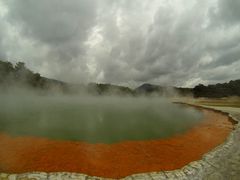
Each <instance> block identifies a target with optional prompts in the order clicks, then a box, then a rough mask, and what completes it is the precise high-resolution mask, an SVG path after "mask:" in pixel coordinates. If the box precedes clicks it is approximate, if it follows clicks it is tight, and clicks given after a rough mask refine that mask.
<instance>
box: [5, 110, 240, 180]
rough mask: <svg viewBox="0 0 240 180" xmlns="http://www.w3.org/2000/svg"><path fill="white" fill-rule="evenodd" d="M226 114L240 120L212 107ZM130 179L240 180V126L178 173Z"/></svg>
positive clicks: (27, 177) (28, 176) (24, 178)
mask: <svg viewBox="0 0 240 180" xmlns="http://www.w3.org/2000/svg"><path fill="white" fill-rule="evenodd" d="M207 108H212V109H215V110H219V111H222V112H225V113H229V116H231V117H232V118H233V119H234V120H235V121H237V122H239V121H240V108H228V107H210V106H207ZM44 179H51V180H58V179H63V180H65V179H66V180H68V179H74V180H85V179H86V180H87V179H92V180H93V179H94V180H103V179H107V178H100V177H91V176H88V175H85V174H79V173H67V172H66V173H65V172H60V173H44V172H32V173H24V174H6V173H0V180H44ZM122 179H126V180H128V179H129V180H130V179H133V180H134V179H139V180H141V179H154V180H155V179H156V180H161V179H180V180H185V179H191V180H194V179H206V180H221V179H222V180H227V179H231V180H238V179H240V124H239V123H238V124H236V125H235V130H233V131H232V132H231V133H230V135H229V136H228V138H227V140H226V141H225V143H223V144H221V145H219V146H218V147H216V148H215V149H213V150H212V151H210V152H208V153H207V154H205V155H204V156H203V158H202V160H199V161H194V162H191V163H190V164H188V165H186V166H184V167H183V168H182V169H179V170H174V171H162V172H151V173H143V174H135V175H131V176H127V177H125V178H122Z"/></svg>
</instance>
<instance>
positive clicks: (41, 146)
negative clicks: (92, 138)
mask: <svg viewBox="0 0 240 180" xmlns="http://www.w3.org/2000/svg"><path fill="white" fill-rule="evenodd" d="M202 111H203V113H204V119H203V120H202V121H201V122H200V123H199V124H198V125H196V126H195V127H194V128H192V129H190V130H189V131H187V132H186V133H184V134H179V135H177V136H174V137H171V138H168V139H159V140H151V141H150V140H149V141H129V142H126V141H125V142H121V143H116V144H89V143H85V142H73V141H54V140H49V139H45V138H37V137H11V136H9V135H7V134H3V133H2V134H0V147H1V148H0V172H8V173H22V172H30V171H45V172H56V171H68V172H81V173H85V174H89V175H92V176H101V177H111V178H121V177H125V176H127V175H130V174H134V173H142V172H150V171H161V170H174V169H178V168H181V167H183V166H184V165H186V164H188V163H190V162H191V161H195V160H198V159H201V157H202V155H203V154H205V153H207V152H208V151H210V150H211V149H213V148H214V147H216V146H217V145H219V144H221V143H223V142H224V141H225V139H226V137H227V136H228V134H229V132H231V131H232V129H233V123H232V121H231V119H229V117H228V116H226V115H224V114H221V113H218V112H215V111H212V110H206V109H202Z"/></svg>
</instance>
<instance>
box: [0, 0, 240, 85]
mask: <svg viewBox="0 0 240 180" xmlns="http://www.w3.org/2000/svg"><path fill="white" fill-rule="evenodd" d="M239 8H240V3H239V2H238V1H234V0H229V1H225V0H213V1H207V0H203V1H197V0H191V1H184V0H173V1H167V0H161V1H159V0H153V1H151V2H150V1H147V0H133V1H127V0H118V1H117V0H105V1H104V0H71V1H64V0H52V1H48V0H41V1H33V0H24V1H20V0H8V1H1V0H0V10H2V12H3V13H0V18H1V21H0V25H1V26H4V28H2V29H0V57H1V56H3V58H6V59H9V60H11V59H12V60H13V61H16V59H19V58H20V59H21V60H23V61H25V62H26V63H27V64H28V65H29V66H30V67H31V68H32V69H34V70H35V71H40V73H42V74H43V75H45V76H50V77H54V78H57V79H62V80H66V81H70V82H89V81H97V82H107V83H115V84H124V85H130V86H135V85H139V84H141V83H143V82H150V83H155V84H165V85H178V86H194V85H196V84H198V83H216V82H224V81H227V80H230V79H236V78H239V75H238V73H237V71H238V70H239V68H240V62H239V60H240V54H239V52H240V51H239V50H240V47H239V40H240V35H239V31H240V22H239V19H240V13H239V12H240V11H238V9H239Z"/></svg>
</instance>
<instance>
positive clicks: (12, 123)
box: [0, 93, 202, 143]
mask: <svg viewBox="0 0 240 180" xmlns="http://www.w3.org/2000/svg"><path fill="white" fill-rule="evenodd" d="M0 99H1V101H0V132H5V133H8V134H11V135H14V136H25V135H30V136H40V137H47V138H51V139H64V140H79V141H87V142H90V143H115V142H120V141H125V140H149V139H159V138H166V137H170V136H173V135H175V134H178V133H183V132H185V131H187V130H188V129H189V128H191V127H192V126H193V125H194V124H196V123H197V122H199V121H200V120H201V118H202V117H201V116H202V114H201V113H200V112H199V111H197V110H195V109H192V108H187V107H184V106H181V105H177V104H172V103H170V102H168V101H167V100H166V99H162V98H159V97H157V98H156V97H155V98H146V97H141V98H140V97H137V98H136V97H111V96H109V97H94V96H63V95H56V96H50V95H49V96H40V95H36V94H31V93H28V94H26V93H21V94H16V93H15V94H12V93H11V94H4V95H0Z"/></svg>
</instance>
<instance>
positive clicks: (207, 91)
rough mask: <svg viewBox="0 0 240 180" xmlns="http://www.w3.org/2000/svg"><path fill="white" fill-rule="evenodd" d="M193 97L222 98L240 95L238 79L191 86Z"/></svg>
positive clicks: (239, 81)
mask: <svg viewBox="0 0 240 180" xmlns="http://www.w3.org/2000/svg"><path fill="white" fill-rule="evenodd" d="M193 94H194V97H208V98H222V97H229V96H240V79H239V80H235V81H230V82H228V83H222V84H220V83H218V84H215V85H208V86H204V85H202V84H199V85H197V86H196V87H194V88H193Z"/></svg>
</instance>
